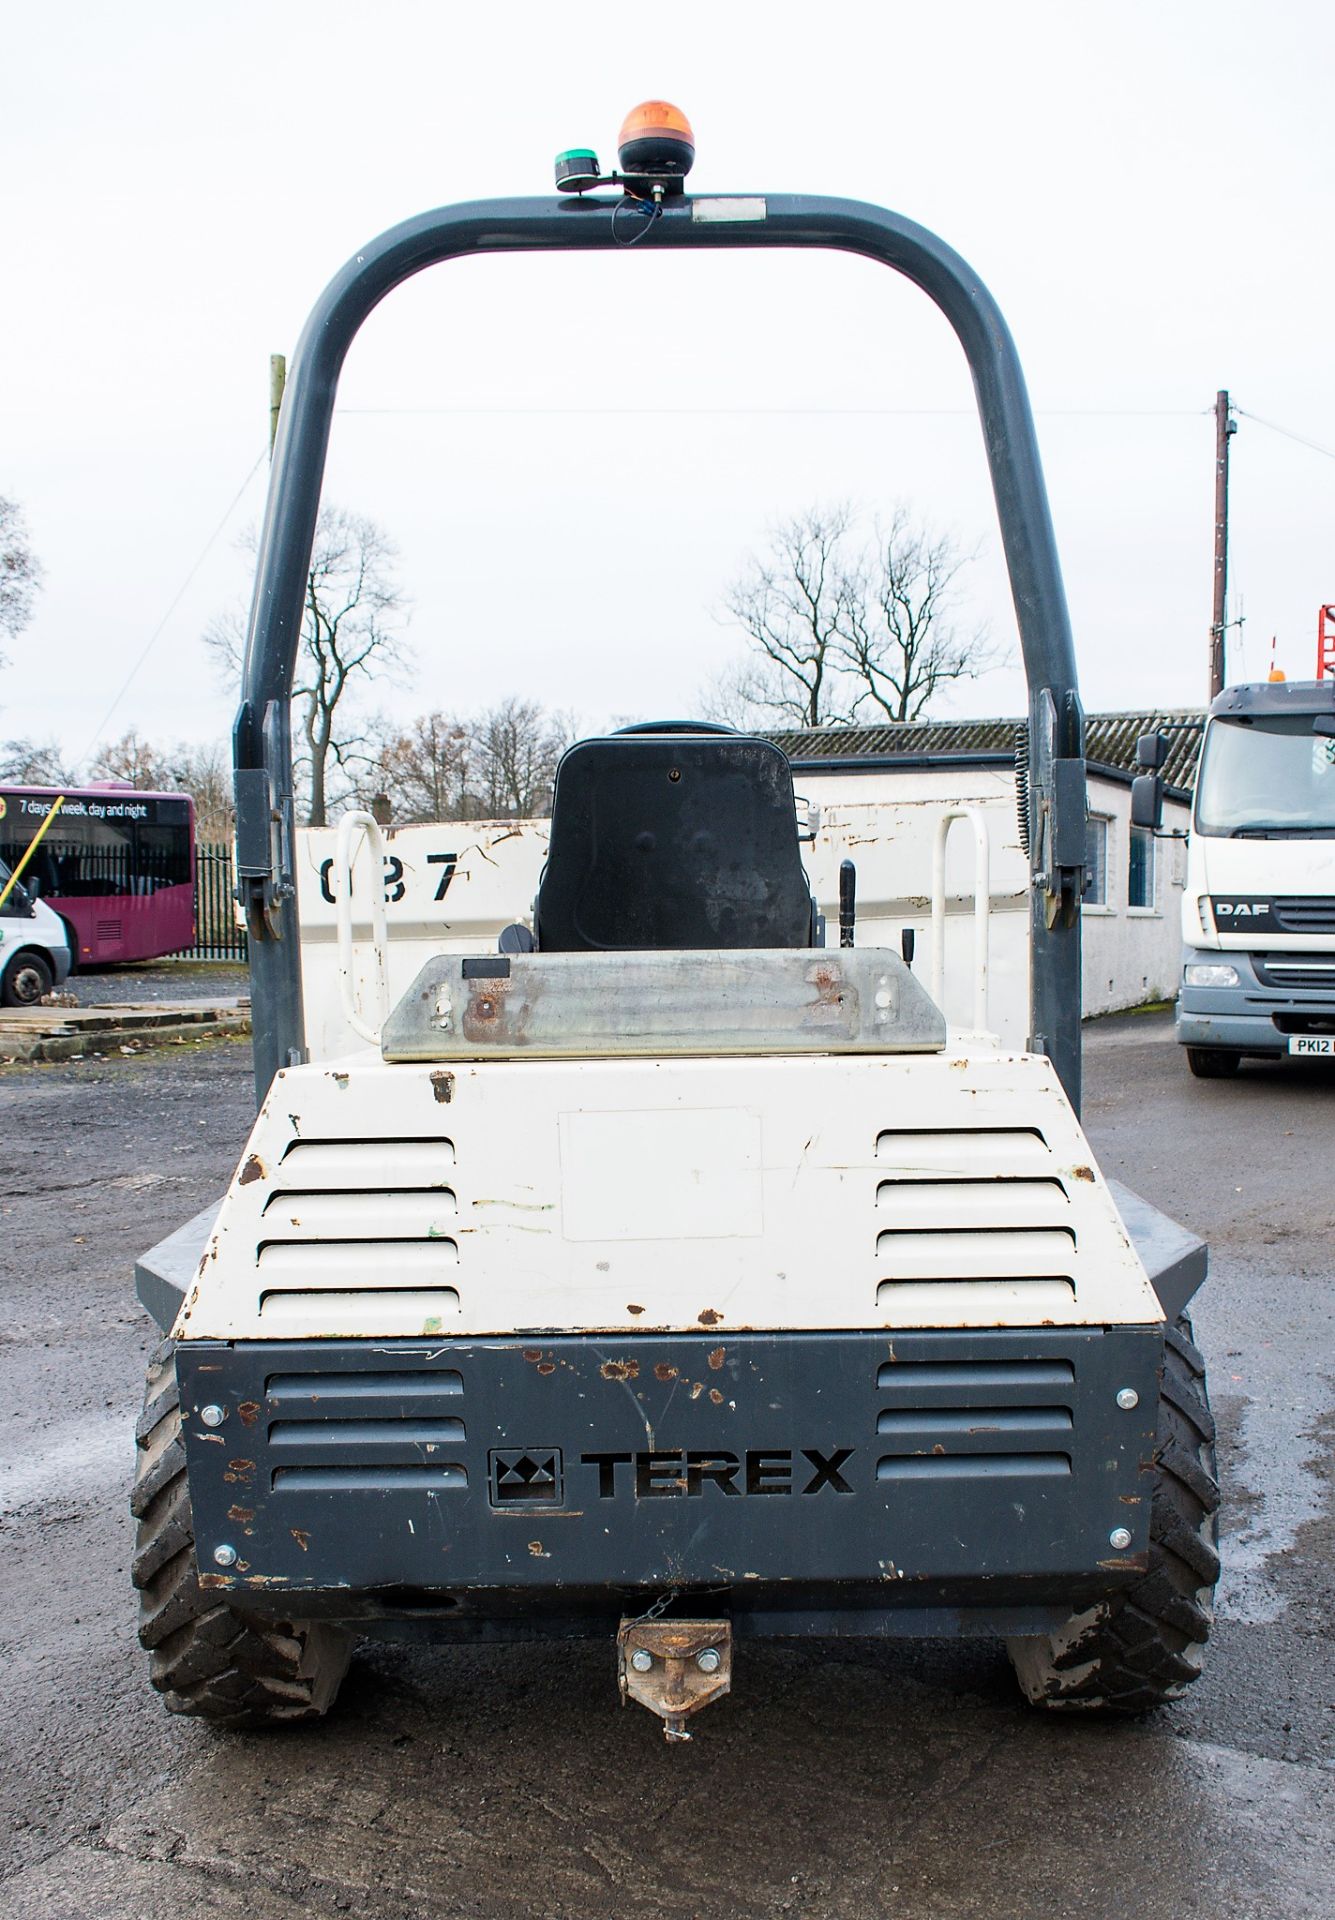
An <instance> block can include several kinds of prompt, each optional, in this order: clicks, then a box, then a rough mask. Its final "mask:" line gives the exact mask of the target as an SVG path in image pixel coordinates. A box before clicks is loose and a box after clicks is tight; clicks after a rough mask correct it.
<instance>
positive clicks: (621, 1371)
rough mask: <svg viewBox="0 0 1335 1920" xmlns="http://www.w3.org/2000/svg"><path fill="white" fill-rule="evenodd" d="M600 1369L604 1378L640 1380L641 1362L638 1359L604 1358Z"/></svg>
mask: <svg viewBox="0 0 1335 1920" xmlns="http://www.w3.org/2000/svg"><path fill="white" fill-rule="evenodd" d="M598 1371H599V1373H601V1375H602V1376H603V1379H604V1380H638V1379H639V1377H640V1363H639V1361H638V1360H604V1361H603V1364H602V1365H601V1367H599V1369H598Z"/></svg>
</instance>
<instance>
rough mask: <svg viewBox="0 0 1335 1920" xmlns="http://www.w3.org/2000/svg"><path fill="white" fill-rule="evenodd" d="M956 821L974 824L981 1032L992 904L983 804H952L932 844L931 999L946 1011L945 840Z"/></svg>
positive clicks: (976, 1020)
mask: <svg viewBox="0 0 1335 1920" xmlns="http://www.w3.org/2000/svg"><path fill="white" fill-rule="evenodd" d="M956 820H969V821H972V823H973V839H974V872H973V1024H974V1027H975V1030H976V1031H977V1032H979V1033H986V1032H987V1031H988V1026H987V966H988V925H987V917H988V912H989V910H990V908H991V905H992V871H991V858H990V848H989V845H988V837H987V816H986V815H985V814H984V812H983V811H982V809H981V808H980V807H950V808H949V809H948V810H947V811H946V812H945V813H943V814H942V815H941V817H940V819H939V820H938V821H937V823H936V839H935V841H934V843H933V846H932V998H933V1000H935V1002H936V1004H937V1006H938V1007H940V1009H941V1011H942V1013H944V1012H945V1010H946V842H947V840H949V838H950V829H951V827H952V826H953V825H954V823H955V821H956Z"/></svg>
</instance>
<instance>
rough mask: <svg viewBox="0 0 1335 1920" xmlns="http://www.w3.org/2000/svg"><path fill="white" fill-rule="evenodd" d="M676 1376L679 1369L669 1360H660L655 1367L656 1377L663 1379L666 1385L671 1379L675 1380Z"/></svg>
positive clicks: (656, 1378)
mask: <svg viewBox="0 0 1335 1920" xmlns="http://www.w3.org/2000/svg"><path fill="white" fill-rule="evenodd" d="M676 1377H677V1369H676V1368H675V1367H674V1366H673V1365H672V1364H671V1362H670V1361H668V1360H660V1361H659V1363H658V1365H657V1366H656V1367H655V1368H654V1379H655V1380H661V1381H663V1382H664V1384H665V1385H666V1383H667V1382H668V1381H669V1380H675V1379H676Z"/></svg>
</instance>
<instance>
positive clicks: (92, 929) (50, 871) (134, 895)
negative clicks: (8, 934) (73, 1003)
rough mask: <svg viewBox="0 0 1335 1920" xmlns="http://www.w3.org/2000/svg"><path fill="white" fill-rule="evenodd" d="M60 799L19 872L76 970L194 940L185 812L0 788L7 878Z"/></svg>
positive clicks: (123, 798) (0, 852) (191, 852)
mask: <svg viewBox="0 0 1335 1920" xmlns="http://www.w3.org/2000/svg"><path fill="white" fill-rule="evenodd" d="M62 791H63V792H64V796H65V797H64V804H63V805H62V806H61V807H60V809H59V811H58V812H57V814H56V816H55V819H54V820H53V821H52V822H51V825H50V826H49V827H48V828H47V830H46V832H45V834H43V836H42V840H41V844H40V845H39V846H38V848H37V851H36V852H35V853H34V854H33V856H32V859H31V860H30V861H29V863H28V865H27V866H26V867H25V868H24V871H23V885H24V886H25V887H26V888H27V890H28V892H29V893H30V894H34V895H35V896H36V897H37V898H39V899H41V900H44V901H45V902H46V904H47V906H49V907H51V908H53V909H54V911H55V912H56V913H58V914H59V915H60V917H61V919H62V920H63V921H64V922H65V926H66V928H67V930H68V933H69V943H70V953H71V954H72V955H73V958H74V963H75V965H76V966H81V967H90V966H103V965H106V964H107V963H109V962H113V961H118V960H152V959H154V958H156V957H157V956H158V955H159V954H163V953H179V952H180V951H181V950H182V949H183V948H186V947H189V946H191V945H193V943H194V937H195V807H194V802H193V801H192V800H191V798H190V796H189V794H186V793H139V792H137V791H136V790H135V789H134V788H132V787H125V786H116V785H107V786H91V787H67V788H64V789H61V788H60V787H0V860H4V861H5V862H6V863H7V865H8V866H9V867H10V868H11V869H12V868H15V867H17V866H18V864H19V862H20V860H21V859H22V858H23V856H24V854H25V853H26V852H27V850H28V847H29V845H30V843H31V842H32V840H33V838H34V836H35V835H36V834H37V832H38V831H39V829H40V828H41V825H42V822H43V821H44V820H45V819H46V818H47V816H48V814H49V813H50V812H51V809H52V807H53V806H54V805H55V802H56V801H57V800H58V799H59V798H60V796H61V793H62Z"/></svg>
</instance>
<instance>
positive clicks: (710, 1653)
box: [695, 1647, 723, 1673]
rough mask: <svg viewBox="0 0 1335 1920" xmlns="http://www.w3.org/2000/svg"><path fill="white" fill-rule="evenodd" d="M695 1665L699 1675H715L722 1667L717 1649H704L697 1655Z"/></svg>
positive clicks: (721, 1659)
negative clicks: (699, 1672)
mask: <svg viewBox="0 0 1335 1920" xmlns="http://www.w3.org/2000/svg"><path fill="white" fill-rule="evenodd" d="M695 1664H696V1666H697V1667H699V1669H700V1671H701V1673H717V1672H718V1670H719V1668H720V1667H721V1666H722V1665H723V1657H722V1655H721V1654H720V1653H719V1650H718V1648H717V1647H706V1648H705V1650H704V1652H703V1653H697V1654H696V1656H695Z"/></svg>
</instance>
